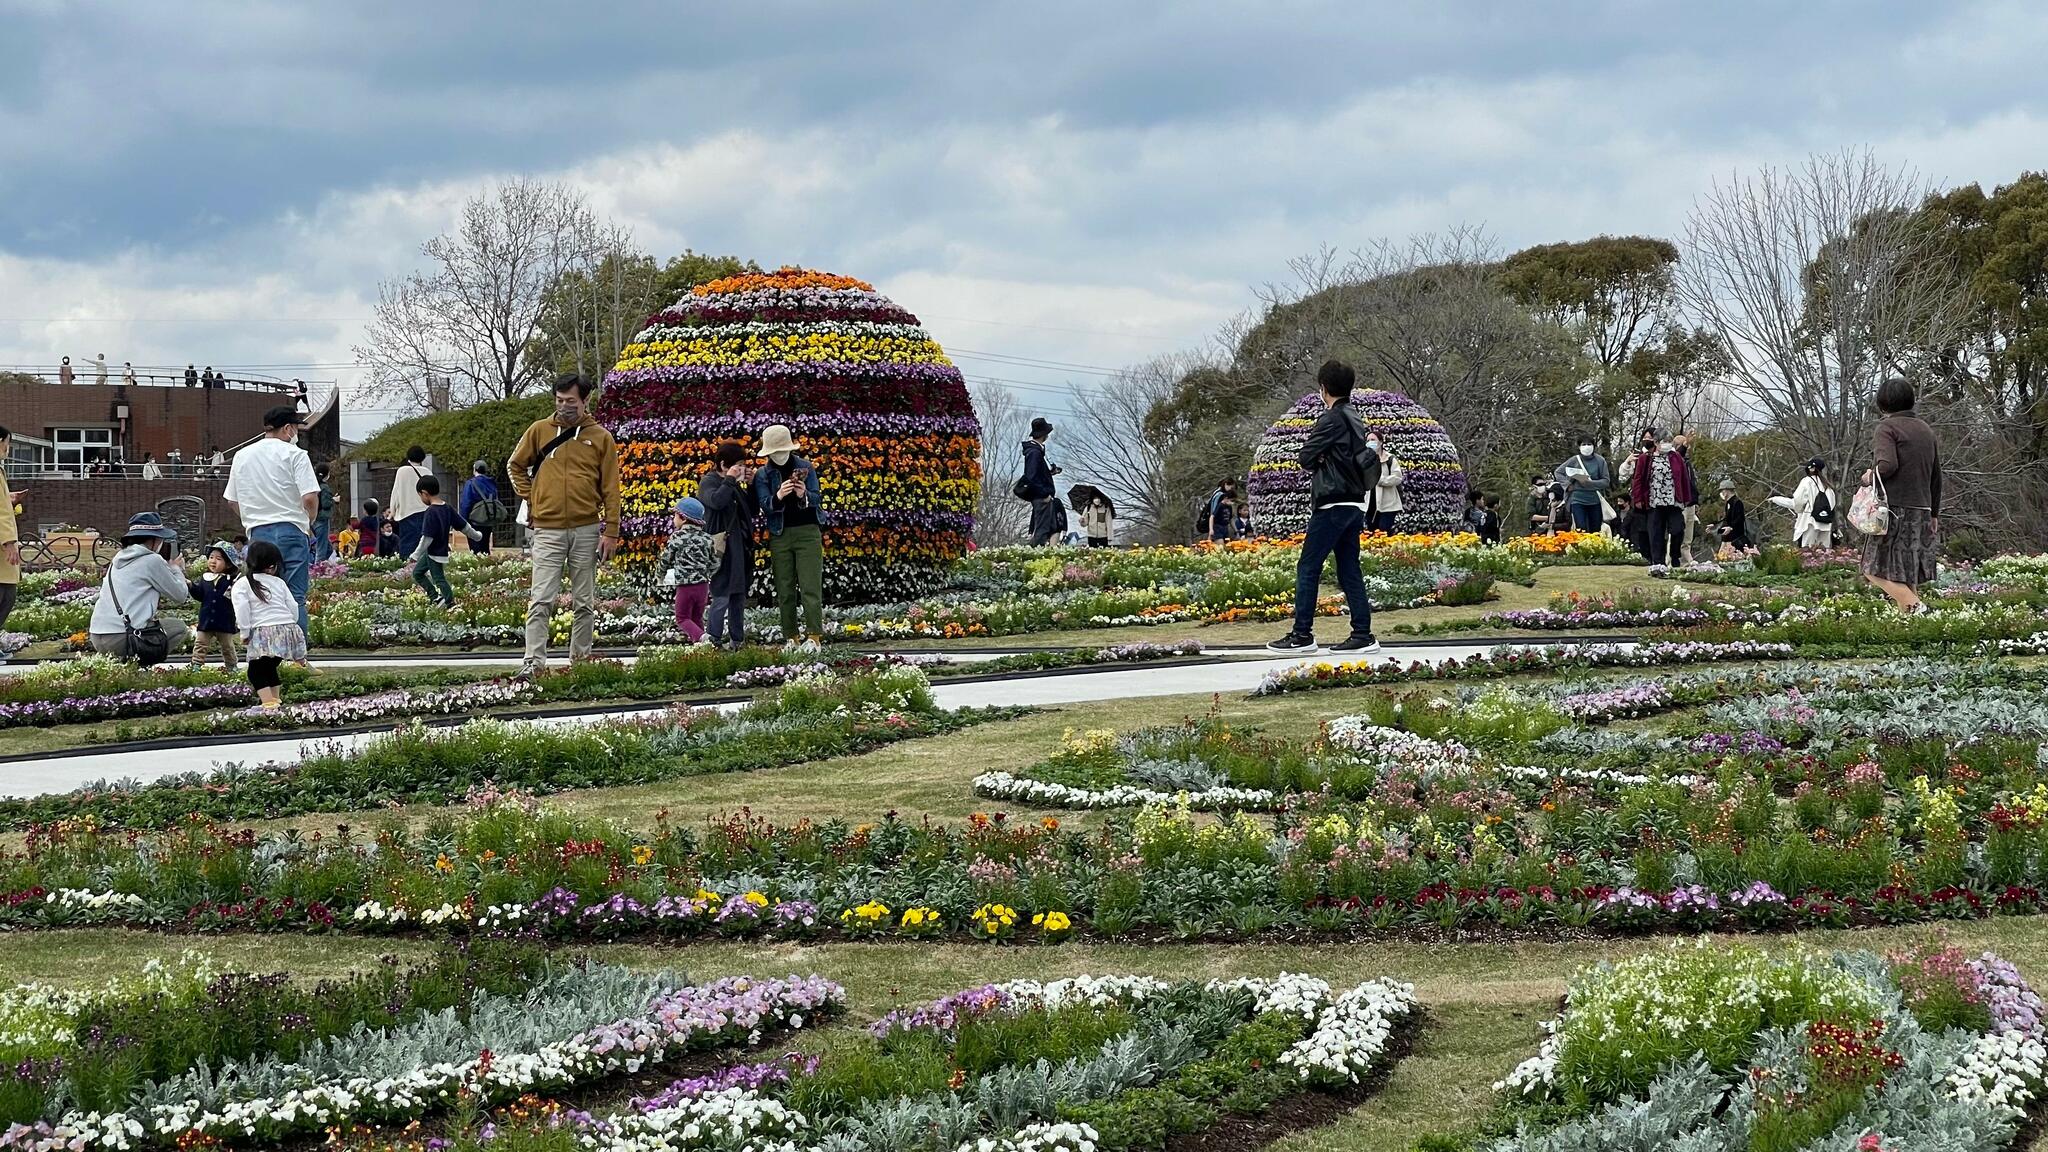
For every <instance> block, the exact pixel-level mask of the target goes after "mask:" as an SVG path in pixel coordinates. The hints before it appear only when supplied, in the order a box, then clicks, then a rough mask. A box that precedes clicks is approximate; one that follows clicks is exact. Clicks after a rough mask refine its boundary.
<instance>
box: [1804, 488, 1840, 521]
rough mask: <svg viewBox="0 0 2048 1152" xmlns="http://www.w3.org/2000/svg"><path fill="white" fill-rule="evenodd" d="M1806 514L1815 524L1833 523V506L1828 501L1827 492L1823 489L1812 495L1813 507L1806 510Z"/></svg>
mask: <svg viewBox="0 0 2048 1152" xmlns="http://www.w3.org/2000/svg"><path fill="white" fill-rule="evenodd" d="M1806 514H1807V515H1808V516H1811V517H1813V522H1814V523H1815V524H1833V523H1834V522H1835V505H1834V503H1833V502H1832V501H1830V500H1829V499H1828V490H1827V489H1826V488H1825V487H1823V488H1822V489H1821V490H1820V491H1818V492H1816V493H1814V494H1813V507H1811V508H1809V509H1807V510H1806Z"/></svg>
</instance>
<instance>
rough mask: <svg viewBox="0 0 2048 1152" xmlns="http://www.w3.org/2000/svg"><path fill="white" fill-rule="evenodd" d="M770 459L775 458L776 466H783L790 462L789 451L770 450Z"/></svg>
mask: <svg viewBox="0 0 2048 1152" xmlns="http://www.w3.org/2000/svg"><path fill="white" fill-rule="evenodd" d="M768 459H770V460H773V461H774V462H775V466H776V467H778V468H780V467H781V466H783V465H784V464H787V463H789V453H787V452H770V453H769V454H768Z"/></svg>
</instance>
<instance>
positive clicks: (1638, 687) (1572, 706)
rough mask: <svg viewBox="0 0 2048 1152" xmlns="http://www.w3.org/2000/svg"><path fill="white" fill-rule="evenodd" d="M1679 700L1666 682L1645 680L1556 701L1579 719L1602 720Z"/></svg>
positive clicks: (1645, 712) (1648, 710) (1643, 712)
mask: <svg viewBox="0 0 2048 1152" xmlns="http://www.w3.org/2000/svg"><path fill="white" fill-rule="evenodd" d="M1676 702H1677V701H1676V700H1675V699H1674V698H1673V697H1672V695H1671V690H1670V689H1669V688H1666V687H1665V686H1664V685H1663V684H1661V683H1655V682H1645V683H1637V684H1628V685H1624V686H1622V687H1620V688H1609V689H1605V690H1603V691H1599V692H1580V693H1577V694H1575V695H1571V696H1565V697H1561V698H1559V699H1558V700H1557V702H1556V703H1557V709H1558V711H1560V712H1563V713H1564V714H1565V715H1567V716H1570V717H1572V718H1573V719H1575V720H1591V721H1596V722H1601V721H1607V720H1617V719H1620V718H1622V717H1624V716H1647V715H1649V714H1650V713H1652V712H1657V711H1661V710H1662V709H1665V708H1669V707H1671V706H1672V705H1673V704H1675V703H1676Z"/></svg>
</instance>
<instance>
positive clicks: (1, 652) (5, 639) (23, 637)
mask: <svg viewBox="0 0 2048 1152" xmlns="http://www.w3.org/2000/svg"><path fill="white" fill-rule="evenodd" d="M32 639H34V637H32V636H30V635H29V634H28V633H26V632H0V656H12V655H14V654H15V653H16V652H19V651H21V650H22V649H23V648H26V647H28V644H29V641H30V640H32Z"/></svg>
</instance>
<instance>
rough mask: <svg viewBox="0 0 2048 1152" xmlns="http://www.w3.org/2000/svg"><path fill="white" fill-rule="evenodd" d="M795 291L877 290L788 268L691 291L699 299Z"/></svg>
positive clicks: (749, 274)
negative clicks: (740, 293)
mask: <svg viewBox="0 0 2048 1152" xmlns="http://www.w3.org/2000/svg"><path fill="white" fill-rule="evenodd" d="M792 288H850V289H853V290H854V291H856V292H873V291H874V290H875V286H874V285H873V284H870V283H868V282H867V281H865V280H856V279H854V278H853V277H851V276H841V275H839V274H838V273H836V272H813V271H811V270H810V269H808V268H798V267H795V266H793V265H788V264H785V265H783V266H782V267H780V268H777V269H776V270H775V271H773V272H743V273H741V274H740V275H738V276H727V277H726V278H725V279H723V280H713V281H712V282H711V283H709V284H699V285H697V286H696V287H695V288H692V289H690V291H691V293H692V294H693V295H697V296H719V295H723V294H725V293H728V292H752V291H755V290H756V289H768V290H775V289H781V290H785V291H787V290H789V289H792Z"/></svg>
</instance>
